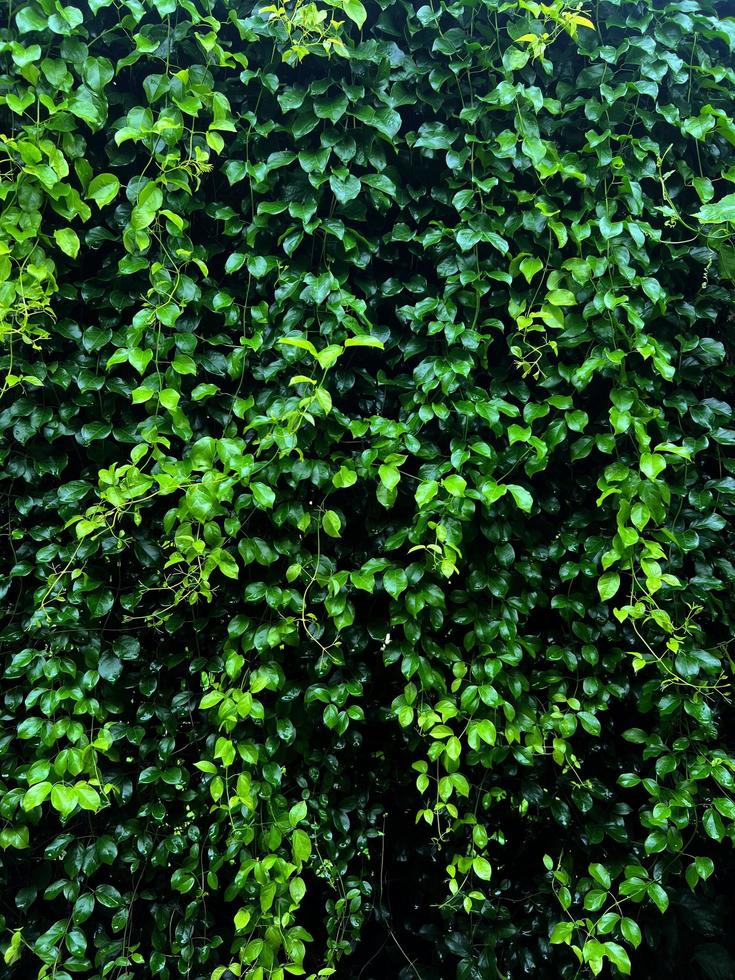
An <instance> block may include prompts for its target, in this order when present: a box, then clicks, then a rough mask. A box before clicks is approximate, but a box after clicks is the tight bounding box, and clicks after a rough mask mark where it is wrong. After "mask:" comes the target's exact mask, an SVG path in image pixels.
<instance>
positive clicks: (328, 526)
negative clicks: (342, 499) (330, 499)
mask: <svg viewBox="0 0 735 980" xmlns="http://www.w3.org/2000/svg"><path fill="white" fill-rule="evenodd" d="M322 527H323V528H324V532H325V533H326V534H328V535H329V537H330V538H338V537H340V534H341V531H342V521H341V520H340V516H339V514H338V513H337V512H336V511H333V510H325V511H324V514H323V515H322Z"/></svg>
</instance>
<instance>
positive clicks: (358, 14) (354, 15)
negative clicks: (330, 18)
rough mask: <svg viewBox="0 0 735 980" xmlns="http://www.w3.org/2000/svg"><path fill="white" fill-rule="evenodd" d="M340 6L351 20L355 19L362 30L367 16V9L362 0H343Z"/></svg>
mask: <svg viewBox="0 0 735 980" xmlns="http://www.w3.org/2000/svg"><path fill="white" fill-rule="evenodd" d="M340 6H341V8H342V10H344V12H345V13H346V14H347V16H348V17H349V18H350V20H351V21H354V23H355V24H357V26H358V28H359V29H360V30H362V25H363V24H364V23H365V19H366V18H367V11H366V10H365V7H364V6H363V4H362V3H361V0H342V3H341V4H340Z"/></svg>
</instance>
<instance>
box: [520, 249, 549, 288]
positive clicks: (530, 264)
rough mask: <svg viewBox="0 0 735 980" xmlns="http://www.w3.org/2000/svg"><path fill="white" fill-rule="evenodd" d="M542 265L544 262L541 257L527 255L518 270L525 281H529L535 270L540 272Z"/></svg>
mask: <svg viewBox="0 0 735 980" xmlns="http://www.w3.org/2000/svg"><path fill="white" fill-rule="evenodd" d="M543 267H544V263H543V262H542V261H541V259H537V258H536V256H529V257H528V258H525V259H524V260H523V261H522V262H521V265H520V270H521V272H522V273H523V276H524V278H525V280H526V282H527V283H529V285H530V283H531V280H532V279H533V277H534V276H535V275H536V273H537V272H541V270H542V269H543Z"/></svg>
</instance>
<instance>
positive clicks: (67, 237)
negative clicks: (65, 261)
mask: <svg viewBox="0 0 735 980" xmlns="http://www.w3.org/2000/svg"><path fill="white" fill-rule="evenodd" d="M54 239H55V241H56V244H57V245H58V246H59V248H60V249H61V251H62V252H64V254H65V255H68V256H70V257H71V258H72V259H75V258H76V257H77V255H78V254H79V236H78V235H77V233H76V232H75V231H72V229H71V228H57V229H56V231H55V232H54Z"/></svg>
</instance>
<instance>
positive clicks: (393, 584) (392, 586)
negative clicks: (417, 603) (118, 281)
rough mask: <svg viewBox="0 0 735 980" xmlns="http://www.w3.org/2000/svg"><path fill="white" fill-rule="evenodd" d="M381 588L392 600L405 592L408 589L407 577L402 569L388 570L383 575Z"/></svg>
mask: <svg viewBox="0 0 735 980" xmlns="http://www.w3.org/2000/svg"><path fill="white" fill-rule="evenodd" d="M383 588H384V589H385V591H386V592H387V593H388V595H389V596H392V597H393V598H394V599H397V598H398V596H399V595H401V593H402V592H405V591H406V589H407V588H408V577H407V575H406V573H405V572H404V571H403V569H402V568H389V569H388V571H387V572H386V573H385V575H383Z"/></svg>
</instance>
